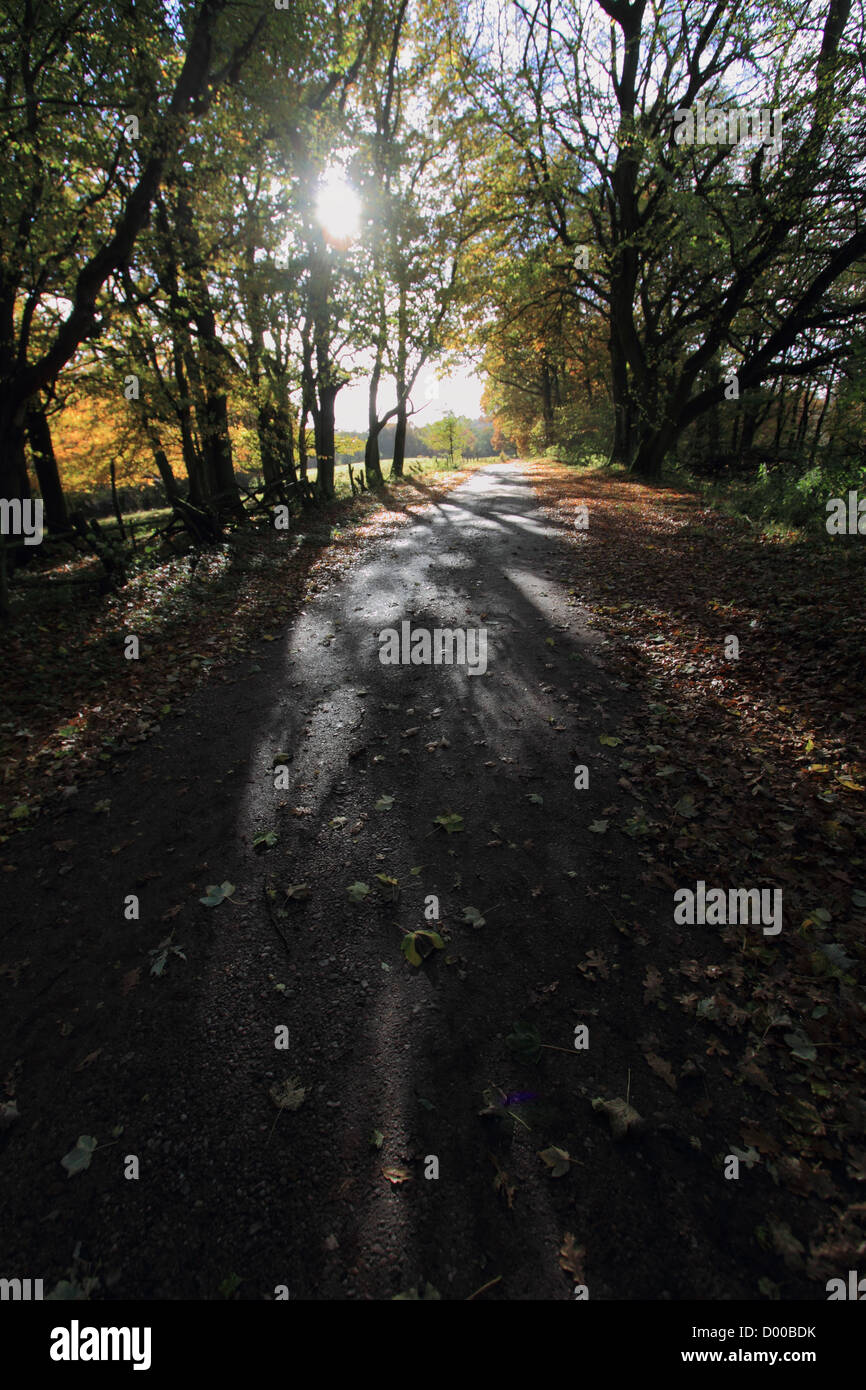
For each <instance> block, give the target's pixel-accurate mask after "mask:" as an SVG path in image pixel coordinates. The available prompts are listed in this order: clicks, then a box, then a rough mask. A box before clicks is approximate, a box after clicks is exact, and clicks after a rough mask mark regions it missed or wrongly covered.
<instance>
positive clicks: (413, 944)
mask: <svg viewBox="0 0 866 1390" xmlns="http://www.w3.org/2000/svg"><path fill="white" fill-rule="evenodd" d="M444 949H445V942H444V941H443V940H442V937H441V936H440V935H439V933H438V931H428V930H427V929H426V928H420V929H419V930H418V931H408V932H406V935H405V936H404V937H403V940H402V941H401V942H400V950H401V951H402V952H403V955H404V956H405V957H406V959H407V961H408V962H409V964H410V965H420V964H421V962H422V960H424V959H425V958H426V957H427V956H429V955H430V953H431V951H444Z"/></svg>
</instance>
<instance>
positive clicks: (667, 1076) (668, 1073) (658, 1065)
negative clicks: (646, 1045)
mask: <svg viewBox="0 0 866 1390" xmlns="http://www.w3.org/2000/svg"><path fill="white" fill-rule="evenodd" d="M644 1060H645V1062H646V1064H647V1066H648V1067H649V1068H650V1069H651V1070H652V1071H654V1072H655V1074H656V1076H660V1077H661V1079H662V1081H664V1083H665V1085H666V1086H670V1088H671V1090H672V1091H675V1090H676V1089H677V1078H676V1077H675V1076H674V1073H673V1068H672V1067H671V1064H670V1062H666V1061H665V1059H664V1057H659V1056H658V1054H657V1053H655V1052H645V1053H644Z"/></svg>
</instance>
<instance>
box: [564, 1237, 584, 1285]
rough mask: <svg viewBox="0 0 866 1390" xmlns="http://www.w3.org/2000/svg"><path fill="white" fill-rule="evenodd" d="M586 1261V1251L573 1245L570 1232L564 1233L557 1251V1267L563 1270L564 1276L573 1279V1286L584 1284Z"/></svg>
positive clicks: (579, 1246) (580, 1246)
mask: <svg viewBox="0 0 866 1390" xmlns="http://www.w3.org/2000/svg"><path fill="white" fill-rule="evenodd" d="M585 1261H586V1250H585V1248H584V1247H583V1246H582V1245H575V1243H574V1236H573V1235H572V1234H571V1231H566V1233H565V1236H564V1238H563V1242H562V1246H561V1248H560V1251H559V1267H560V1269H564V1270H565V1272H566V1274H571V1275H572V1276H573V1277H574V1282H575V1284H585V1283H586V1279H585V1277H584V1268H583V1267H584V1263H585Z"/></svg>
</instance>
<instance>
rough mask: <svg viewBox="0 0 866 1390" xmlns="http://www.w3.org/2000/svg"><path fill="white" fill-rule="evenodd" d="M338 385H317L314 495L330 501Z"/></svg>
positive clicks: (332, 486) (331, 498)
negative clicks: (317, 407)
mask: <svg viewBox="0 0 866 1390" xmlns="http://www.w3.org/2000/svg"><path fill="white" fill-rule="evenodd" d="M339 391H340V388H339V386H334V385H329V386H320V387H319V409H318V418H317V420H316V467H317V473H316V495H317V496H318V497H319V498H321V499H322V501H325V502H330V501H332V500H333V498H334V496H335V495H336V494H335V492H334V406H335V404H336V400H337V395H338V394H339Z"/></svg>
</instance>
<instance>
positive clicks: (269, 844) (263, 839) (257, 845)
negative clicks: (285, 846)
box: [253, 830, 280, 850]
mask: <svg viewBox="0 0 866 1390" xmlns="http://www.w3.org/2000/svg"><path fill="white" fill-rule="evenodd" d="M279 838H280V837H279V835H278V834H277V832H276V830H264V831H262V833H261V835H254V836H253V849H258V850H266V849H272V848H273V846H274V845H275V844H276V843H277V840H278V839H279Z"/></svg>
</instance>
